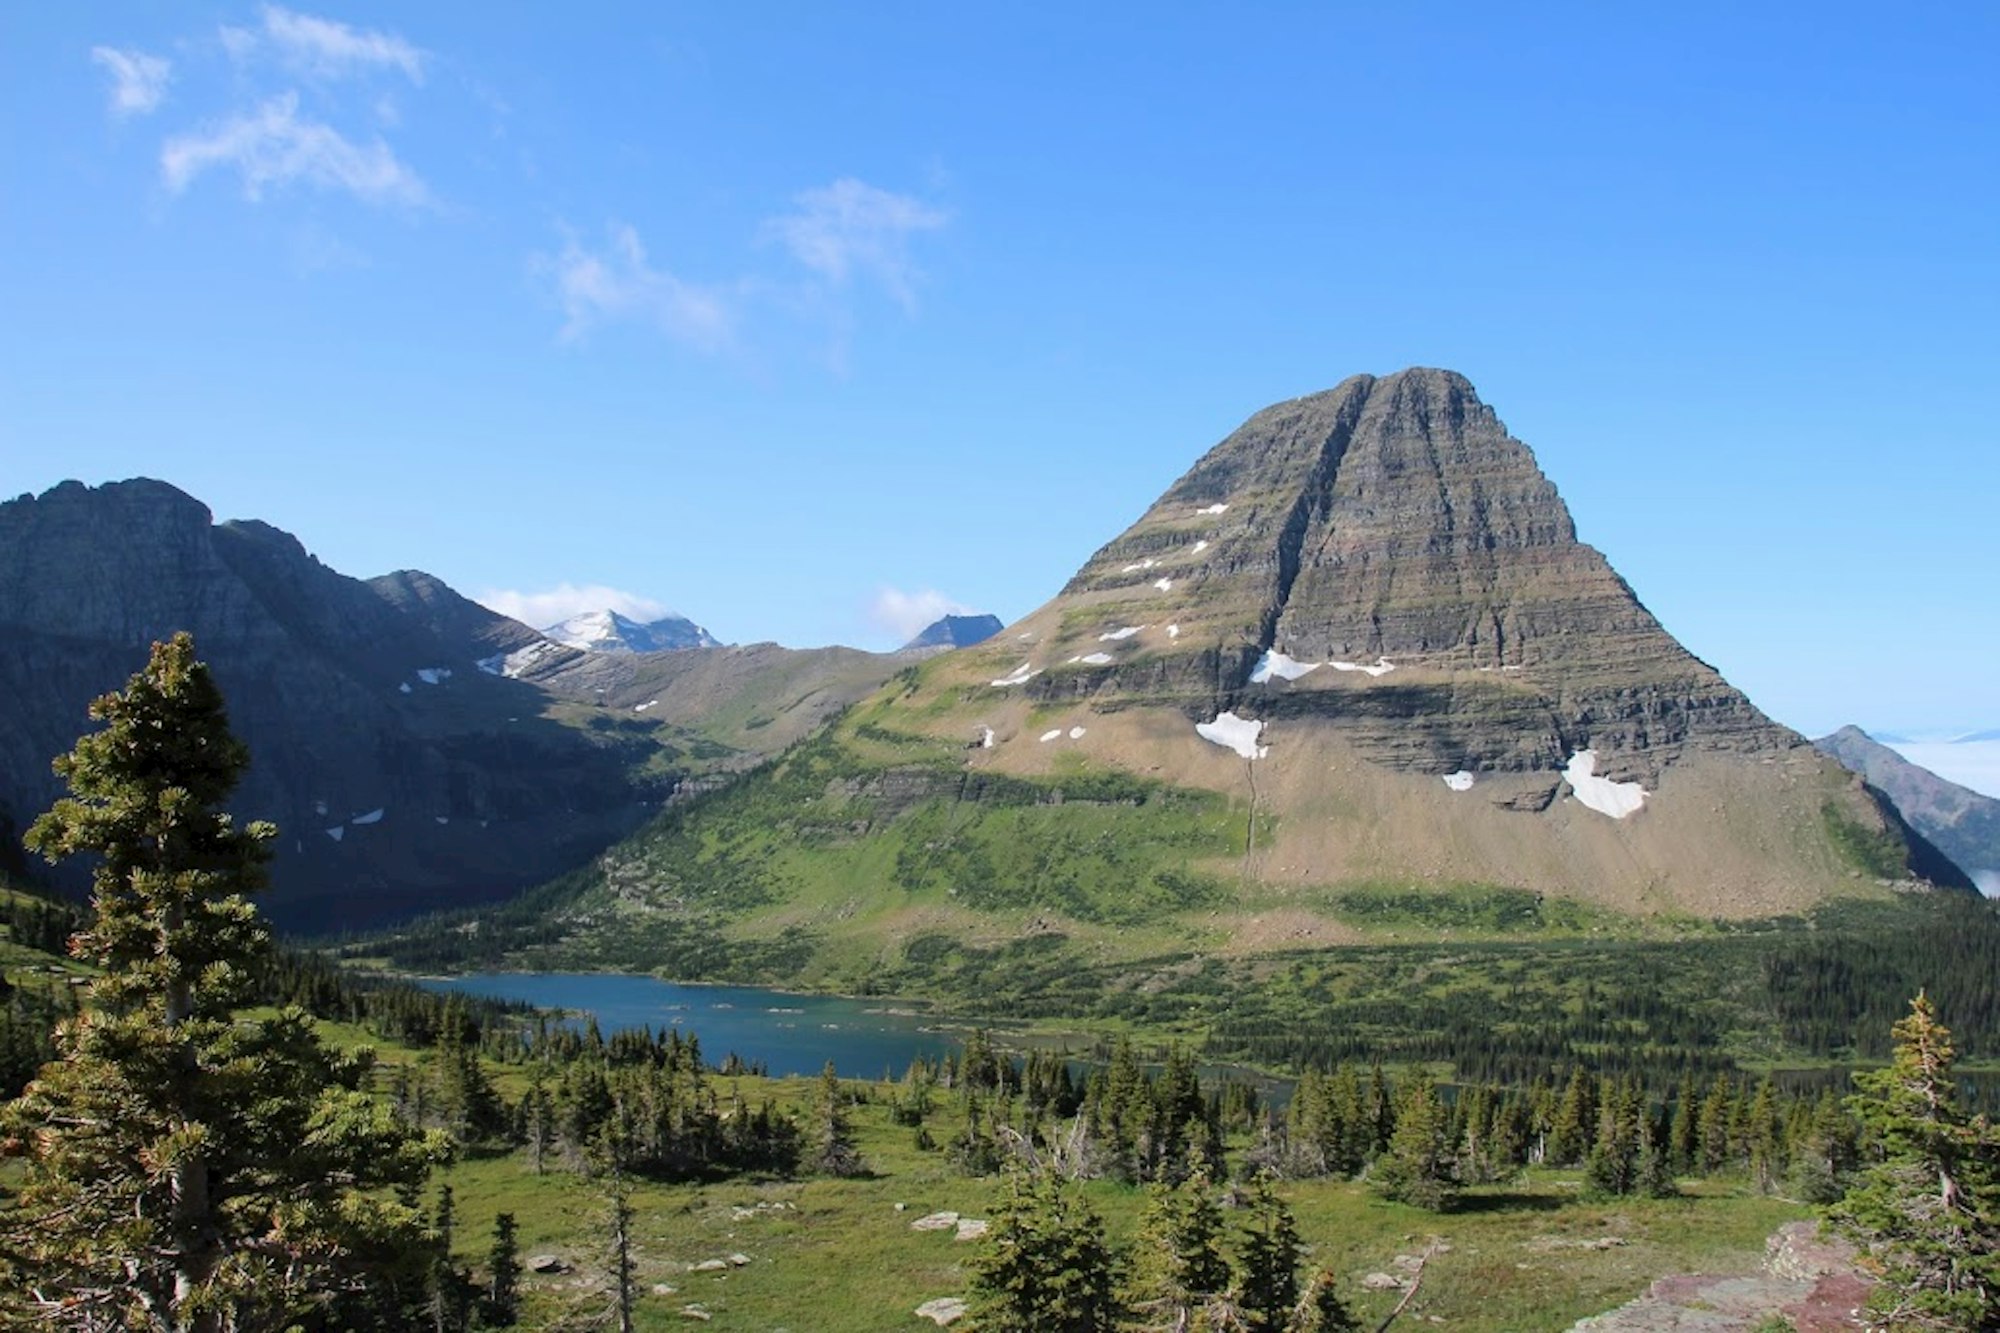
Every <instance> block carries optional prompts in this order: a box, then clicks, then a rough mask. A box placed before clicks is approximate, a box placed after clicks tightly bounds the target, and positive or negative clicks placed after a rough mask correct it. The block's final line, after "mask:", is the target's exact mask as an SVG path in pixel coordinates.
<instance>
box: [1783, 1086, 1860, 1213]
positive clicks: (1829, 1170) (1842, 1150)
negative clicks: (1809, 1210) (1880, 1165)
mask: <svg viewBox="0 0 2000 1333" xmlns="http://www.w3.org/2000/svg"><path fill="white" fill-rule="evenodd" d="M1859 1155H1860V1143H1859V1134H1858V1132H1857V1130H1856V1128H1855V1124H1854V1121H1853V1119H1852V1118H1850V1117H1849V1116H1848V1114H1847V1112H1846V1111H1844V1110H1842V1109H1841V1105H1840V1099H1839V1098H1837V1097H1835V1096H1834V1094H1833V1091H1832V1090H1831V1089H1828V1090H1827V1091H1826V1092H1825V1093H1823V1094H1821V1096H1820V1099H1819V1101H1818V1103H1817V1104H1815V1105H1814V1107H1813V1110H1812V1115H1811V1117H1810V1118H1809V1119H1808V1120H1807V1121H1806V1126H1805V1130H1804V1132H1803V1133H1801V1134H1800V1136H1799V1143H1798V1149H1797V1151H1796V1152H1795V1153H1794V1154H1793V1158H1794V1165H1793V1168H1792V1188H1793V1190H1795V1191H1796V1192H1797V1194H1798V1196H1799V1198H1801V1199H1803V1200H1805V1201H1806V1202H1807V1203H1816V1204H1829V1203H1833V1202H1834V1201H1836V1200H1837V1199H1839V1198H1840V1196H1841V1195H1843V1194H1845V1193H1846V1192H1847V1187H1848V1185H1849V1183H1850V1181H1851V1178H1852V1176H1853V1174H1854V1166H1855V1163H1856V1161H1857V1160H1858V1158H1859Z"/></svg>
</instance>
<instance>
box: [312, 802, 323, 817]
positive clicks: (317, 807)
mask: <svg viewBox="0 0 2000 1333" xmlns="http://www.w3.org/2000/svg"><path fill="white" fill-rule="evenodd" d="M313 813H314V814H316V815H323V814H325V813H326V801H325V800H324V799H321V800H317V801H314V802H313Z"/></svg>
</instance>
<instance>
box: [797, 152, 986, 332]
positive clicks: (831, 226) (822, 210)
mask: <svg viewBox="0 0 2000 1333" xmlns="http://www.w3.org/2000/svg"><path fill="white" fill-rule="evenodd" d="M792 202H793V203H794V204H796V205H797V211H796V212H794V213H788V214H786V215H785V216H783V217H779V218H773V219H771V221H770V222H768V223H766V224H765V226H766V229H767V230H768V232H769V233H770V234H771V235H774V236H776V237H777V238H778V239H779V240H781V241H783V242H784V244H785V247H786V248H787V249H789V250H790V251H791V252H792V257H793V258H795V259H797V260H798V261H799V262H800V263H801V264H804V265H805V266H806V267H807V268H809V269H811V270H812V271H813V272H815V273H818V274H819V275H820V276H821V277H823V278H825V279H826V280H827V281H828V282H830V283H832V284H833V285H834V286H836V287H842V286H846V285H847V283H848V282H849V281H850V280H851V279H852V278H854V277H855V276H856V275H865V276H869V277H872V278H874V279H875V280H876V281H878V282H880V283H881V284H882V286H883V287H884V288H886V289H887V290H888V292H889V294H890V295H891V296H893V297H895V298H896V300H897V301H899V302H901V303H902V306H903V308H904V309H905V310H913V309H915V308H916V292H915V282H916V279H917V277H918V271H917V268H916V265H915V264H914V263H913V262H912V261H911V259H910V255H909V240H910V237H911V236H913V235H916V234H917V233H919V232H926V231H936V230H937V229H938V228H940V227H942V226H944V225H945V223H946V222H948V221H950V218H951V215H950V214H948V213H946V212H944V211H943V210H941V209H937V208H933V207H931V206H930V205H929V204H926V203H924V202H923V201H922V200H921V199H917V198H914V197H912V196H910V195H906V194H895V193H892V192H890V191H888V190H881V189H877V188H876V187H875V186H873V185H869V184H868V183H866V182H865V181H859V180H856V179H854V178H853V177H852V176H845V177H842V178H841V179H839V180H837V181H835V182H834V183H833V184H831V185H828V186H824V187H822V188H820V189H816V190H806V191H804V192H803V193H801V194H799V195H797V196H795V197H794V199H793V201H792Z"/></svg>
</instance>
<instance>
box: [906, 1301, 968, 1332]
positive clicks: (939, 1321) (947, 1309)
mask: <svg viewBox="0 0 2000 1333" xmlns="http://www.w3.org/2000/svg"><path fill="white" fill-rule="evenodd" d="M916 1313H917V1318H919V1319H928V1320H930V1321H931V1322H932V1323H934V1324H936V1325H937V1326H938V1327H939V1328H944V1327H946V1326H948V1325H949V1324H951V1323H952V1322H953V1321H955V1320H958V1319H961V1318H963V1317H964V1316H965V1302H964V1301H962V1300H960V1299H959V1298H958V1297H956V1296H940V1297H938V1298H937V1299H936V1300H934V1301H925V1302H924V1303H923V1304H922V1305H919V1306H918V1307H917V1312H916Z"/></svg>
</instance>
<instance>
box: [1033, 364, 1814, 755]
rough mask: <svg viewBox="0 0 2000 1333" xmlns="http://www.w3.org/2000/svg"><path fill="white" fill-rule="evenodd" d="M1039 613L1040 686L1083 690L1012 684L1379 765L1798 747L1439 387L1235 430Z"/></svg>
mask: <svg viewBox="0 0 2000 1333" xmlns="http://www.w3.org/2000/svg"><path fill="white" fill-rule="evenodd" d="M1058 600H1059V604H1060V605H1061V606H1062V608H1063V610H1062V614H1061V620H1062V623H1063V624H1065V625H1069V626H1072V627H1073V628H1072V629H1070V630H1067V631H1065V630H1060V629H1059V630H1057V631H1056V633H1055V636H1054V641H1053V642H1052V643H1051V648H1052V649H1053V652H1052V654H1051V655H1052V657H1053V658H1054V660H1053V661H1052V662H1051V663H1050V664H1049V665H1050V667H1051V668H1055V667H1061V666H1072V665H1077V666H1083V667H1087V668H1091V671H1090V672H1089V673H1088V675H1087V678H1086V680H1084V681H1082V682H1078V683H1075V684H1071V683H1070V682H1069V681H1068V680H1067V679H1065V675H1064V673H1061V672H1057V673H1056V675H1055V676H1054V677H1053V678H1050V679H1044V680H1043V681H1041V682H1039V683H1038V684H1037V685H1035V686H1032V687H1030V688H1032V689H1039V690H1043V691H1055V690H1060V689H1065V688H1076V689H1082V690H1088V691H1090V692H1092V693H1100V692H1102V691H1106V690H1110V691H1117V690H1122V689H1132V688H1141V689H1143V690H1144V691H1145V692H1147V693H1148V694H1151V695H1155V696H1157V694H1158V693H1159V691H1160V688H1161V686H1162V684H1165V683H1167V682H1172V683H1171V685H1169V687H1168V688H1169V690H1170V692H1172V693H1174V694H1176V695H1178V696H1179V697H1180V699H1181V702H1182V705H1183V707H1185V708H1186V710H1187V711H1188V712H1189V713H1190V714H1195V713H1206V715H1207V716H1209V717H1213V716H1214V715H1215V713H1216V712H1217V711H1235V712H1237V713H1238V714H1239V715H1241V716H1246V717H1263V718H1270V717H1274V716H1278V715H1312V716H1315V717H1317V718H1319V719H1320V720H1321V721H1323V722H1325V723H1327V724H1330V725H1335V726H1339V727H1341V728H1343V729H1344V730H1346V731H1347V732H1349V733H1350V734H1351V735H1352V737H1353V738H1354V739H1355V740H1356V741H1357V742H1358V743H1360V744H1361V745H1362V746H1363V748H1364V750H1365V751H1367V752H1368V753H1370V754H1371V755H1372V756H1373V757H1375V758H1376V759H1378V760H1379V761H1380V762H1385V763H1389V764H1392V765H1394V766H1396V767H1400V768H1416V769H1420V770H1424V771H1443V772H1451V771H1456V770H1458V769H1461V768H1463V769H1466V770H1467V771H1478V770H1480V769H1482V768H1484V769H1505V770H1519V771H1525V770H1543V771H1553V770H1554V769H1557V768H1560V767H1562V765H1563V763H1564V762H1565V761H1566V760H1567V759H1568V758H1569V756H1571V755H1572V754H1575V753H1578V752H1580V751H1582V750H1585V749H1592V750H1595V751H1596V752H1597V754H1598V760H1599V762H1600V764H1602V765H1603V766H1604V767H1603V768H1602V769H1600V772H1615V775H1616V776H1618V777H1621V778H1626V777H1641V776H1643V777H1646V778H1649V779H1650V778H1653V777H1657V775H1658V772H1659V770H1660V768H1661V766H1662V765H1664V764H1666V763H1670V762H1672V761H1673V759H1674V758H1675V757H1676V756H1677V755H1678V753H1679V752H1680V749H1681V747H1683V746H1685V745H1687V744H1697V745H1708V746H1719V747H1722V748H1749V749H1757V750H1767V751H1777V750H1784V749H1788V748H1791V747H1794V746H1796V745H1798V744H1800V740H1799V738H1798V737H1796V736H1793V735H1792V734H1791V733H1790V732H1788V731H1786V730H1784V729H1783V728H1781V727H1778V726H1776V725H1775V724H1773V723H1771V722H1770V721H1769V720H1768V719H1767V718H1765V717H1764V716H1763V714H1761V713H1760V712H1758V710H1757V709H1756V708H1755V707H1754V706H1753V705H1751V704H1750V702H1749V701H1748V700H1747V699H1745V698H1744V697H1743V696H1742V695H1741V694H1740V693H1739V692H1737V691H1736V690H1734V689H1732V688H1730V687H1729V685H1728V684H1727V683H1726V682H1724V681H1723V680H1722V678H1721V677H1720V676H1719V675H1717V674H1716V672H1715V671H1714V670H1713V669H1712V668H1710V667H1708V666H1707V665H1706V664H1705V663H1702V662H1700V661H1699V660H1697V659H1696V658H1695V657H1693V656H1692V655H1691V654H1689V653H1688V652H1687V651H1686V650H1685V649H1683V648H1682V647H1681V646H1680V645H1679V644H1678V643H1677V642H1675V641H1674V639H1673V638H1672V636H1671V635H1669V634H1668V633H1667V632H1666V631H1665V630H1664V629H1662V628H1661V626H1660V624H1659V622H1658V621H1657V620H1655V619H1654V618H1653V616H1652V615H1651V613H1649V612H1648V611H1647V610H1646V608H1645V607H1644V606H1643V605H1641V604H1640V602H1639V600H1638V599H1637V598H1636V597H1635V596H1634V595H1633V594H1632V591H1631V589H1630V588H1629V587H1627V586H1626V584H1625V582H1624V580H1622V579H1621V578H1619V577H1618V575H1617V574H1616V573H1615V572H1614V571H1613V570H1612V569H1611V567H1610V565H1609V564H1608V563H1607V562H1606V561H1605V559H1604V557H1603V556H1602V555H1601V554H1599V553H1598V552H1597V551H1596V550H1594V549H1593V548H1591V547H1589V546H1587V545H1585V544H1583V543H1581V542H1579V541H1578V540H1577V537H1576V527H1575V524H1574V523H1573V521H1572V520H1571V518H1570V514H1569V510H1568V508H1567V506H1565V505H1564V503H1563V501H1562V498H1561V496H1560V495H1559V494H1558V493H1557V491H1556V488H1555V486H1554V485H1553V484H1552V483H1551V482H1550V481H1549V480H1548V478H1547V477H1546V476H1544V475H1543V474H1542V471H1541V469H1540V468H1539V466H1538V465H1537V464H1536V462H1535V458H1534V454H1533V453H1532V452H1531V451H1530V450H1529V448H1528V446H1527V445H1525V444H1523V443H1522V442H1521V441H1520V440H1518V439H1515V438H1514V437H1513V436H1512V435H1510V434H1509V433H1508V432H1507V429H1506V427H1505V425H1503V424H1502V422H1501V421H1500V419H1499V417H1498V416H1497V415H1496V414H1495V413H1494V412H1493V410H1492V409H1491V408H1490V407H1488V406H1487V405H1486V404H1485V403H1483V402H1481V401H1480V399H1479V397H1478V395H1477V394H1476V393H1475V392H1474V390H1473V388H1472V385H1471V384H1470V383H1469V382H1468V381H1467V380H1466V379H1465V378H1464V377H1463V376H1461V375H1458V374H1455V373H1453V372H1450V371H1444V370H1433V369H1413V370H1406V371H1402V372H1399V373H1397V374H1394V375H1387V376H1381V377H1377V376H1372V375H1357V376H1354V377H1352V378H1350V379H1347V380H1345V381H1343V382H1342V383H1340V384H1339V385H1337V386H1336V387H1335V388H1333V389H1330V390H1327V391H1325V392H1323V393H1316V394H1311V395H1308V396H1306V397H1302V398H1296V399H1292V400H1290V401H1288V402H1283V403H1278V404H1276V405H1274V406H1271V407H1268V408H1265V409H1264V410H1262V411H1260V412H1258V413H1256V414H1255V415H1253V416H1252V417H1250V419H1249V420H1247V421H1246V422H1245V423H1244V424H1243V425H1242V426H1241V427H1239V428H1238V429H1237V430H1236V431H1235V432H1233V433H1232V434H1231V435H1230V436H1229V437H1228V438H1227V439H1225V440H1223V441H1222V442H1221V443H1220V444H1218V445H1216V446H1215V447H1214V448H1213V449H1211V450H1210V451H1209V452H1208V453H1207V454H1206V455H1205V456H1203V457H1202V458H1201V459H1200V460H1199V461H1197V462H1196V463H1195V465H1194V466H1193V467H1192V468H1191V469H1189V471H1188V472H1187V474H1186V475H1185V476H1183V477H1182V478H1181V479H1180V480H1179V481H1177V482H1175V483H1174V484H1173V485H1172V486H1171V487H1169V488H1168V489H1167V491H1166V493H1165V494H1164V495H1162V496H1161V497H1160V499H1159V500H1158V501H1156V502H1155V503H1154V505H1153V506H1152V507H1151V508H1150V509H1149V510H1148V511H1147V513H1146V514H1145V515H1144V516H1143V517H1142V518H1141V519H1140V520H1139V521H1138V522H1137V523H1135V524H1133V525H1132V527H1130V528H1128V529H1127V530H1126V531H1125V532H1124V533H1122V534H1120V535H1119V536H1118V537H1117V538H1115V539H1114V540H1113V541H1111V542H1110V543H1108V544H1107V545H1106V546H1105V547H1103V548H1102V549H1101V550H1099V551H1098V552H1097V554H1096V555H1094V556H1093V557H1092V558H1091V560H1090V561H1089V562H1088V563H1087V564H1086V565H1085V566H1084V567H1083V569H1082V570H1080V571H1079V572H1078V573H1077V575H1076V576H1075V578H1073V579H1072V580H1071V581H1070V583H1069V585H1068V587H1066V588H1065V589H1064V592H1063V596H1062V597H1061V598H1060V599H1058ZM1100 621H1101V622H1102V623H1101V624H1099V623H1098V622H1100ZM1119 627H1129V628H1131V629H1132V630H1133V634H1132V635H1131V636H1130V637H1129V638H1128V639H1125V640H1123V641H1120V642H1119V644H1118V646H1117V647H1116V648H1104V647H1101V646H1099V645H1098V644H1097V643H1095V642H1094V640H1096V639H1097V638H1098V637H1099V636H1100V635H1101V634H1104V633H1109V632H1114V631H1115V630H1116V629H1118V628H1119ZM1169 627H1170V628H1169ZM1086 642H1089V645H1090V646H1088V647H1083V646H1081V645H1084V644H1085V643H1086ZM1065 650H1067V652H1065ZM1321 666H1327V667H1331V668H1333V669H1331V670H1325V671H1318V670H1317V668H1319V667H1321ZM1315 672H1317V674H1312V673H1315ZM1068 674H1070V675H1074V674H1075V673H1068ZM1309 674H1310V675H1311V678H1310V679H1307V677H1308V675H1309ZM1440 765H1442V766H1444V767H1442V768H1440V767H1439V766H1440Z"/></svg>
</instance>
